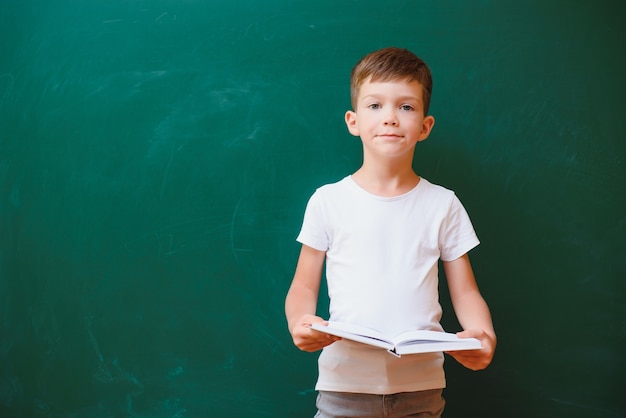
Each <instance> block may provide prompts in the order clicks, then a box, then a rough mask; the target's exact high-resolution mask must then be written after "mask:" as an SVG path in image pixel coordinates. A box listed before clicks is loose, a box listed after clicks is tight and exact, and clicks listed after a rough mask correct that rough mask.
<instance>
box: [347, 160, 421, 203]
mask: <svg viewBox="0 0 626 418" xmlns="http://www.w3.org/2000/svg"><path fill="white" fill-rule="evenodd" d="M352 180H353V181H354V182H355V183H356V184H358V185H359V187H361V188H362V189H364V190H366V191H367V192H368V193H371V194H374V195H377V196H382V197H394V196H400V195H403V194H405V193H407V192H409V191H411V190H412V189H413V188H415V186H417V184H418V183H419V181H420V177H419V176H418V175H417V173H415V171H413V167H412V166H410V165H409V166H406V165H402V166H394V165H384V164H383V165H373V164H363V165H362V166H361V168H359V169H358V170H357V171H356V172H355V173H354V174H353V175H352Z"/></svg>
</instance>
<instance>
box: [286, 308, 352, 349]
mask: <svg viewBox="0 0 626 418" xmlns="http://www.w3.org/2000/svg"><path fill="white" fill-rule="evenodd" d="M315 323H321V324H324V325H328V321H324V320H323V319H322V318H320V317H319V316H315V315H310V314H307V315H303V316H302V317H301V318H300V319H299V320H298V321H297V322H296V324H295V325H294V326H293V328H292V329H290V330H289V331H290V332H291V337H292V338H293V343H294V344H295V345H296V347H298V348H299V349H300V350H302V351H308V352H310V353H312V352H314V351H318V350H321V349H322V348H324V347H326V346H327V345H330V344H332V343H334V342H335V341H337V340H340V339H341V338H340V337H336V336H334V335H330V334H326V333H325V332H319V331H315V330H314V329H311V325H312V324H315Z"/></svg>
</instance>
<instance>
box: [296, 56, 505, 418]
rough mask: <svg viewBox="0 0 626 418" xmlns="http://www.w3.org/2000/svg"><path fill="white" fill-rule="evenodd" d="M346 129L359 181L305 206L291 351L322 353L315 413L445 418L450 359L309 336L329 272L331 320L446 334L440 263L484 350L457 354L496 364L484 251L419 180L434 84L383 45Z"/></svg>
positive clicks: (328, 188)
mask: <svg viewBox="0 0 626 418" xmlns="http://www.w3.org/2000/svg"><path fill="white" fill-rule="evenodd" d="M350 89H351V99H352V108H353V110H350V111H348V112H347V113H346V115H345V121H346V125H347V127H348V130H349V132H350V133H351V134H352V135H354V136H358V137H360V139H361V142H362V146H363V164H362V165H361V167H360V168H359V169H358V170H357V171H356V172H355V173H353V174H352V175H350V176H347V177H345V178H344V179H342V180H340V181H339V182H337V183H333V184H329V185H325V186H322V187H320V188H319V189H318V190H317V191H316V192H315V193H314V194H313V196H311V198H310V200H309V203H308V205H307V208H306V211H305V215H304V221H303V224H302V228H301V231H300V234H299V235H298V241H299V242H300V243H301V244H302V249H301V253H300V257H299V259H298V264H297V267H296V271H295V274H294V278H293V282H292V284H291V287H290V289H289V292H288V294H287V298H286V301H285V313H286V317H287V321H288V326H289V331H290V333H291V335H292V338H293V341H294V344H295V345H296V346H297V347H298V348H300V349H301V350H304V351H309V352H313V351H317V350H320V349H323V351H322V353H321V355H320V358H319V377H318V381H317V384H316V390H317V391H318V393H319V395H318V400H317V408H318V413H317V415H316V417H324V418H329V417H339V416H342V417H343V416H350V417H382V416H385V417H387V416H390V417H408V416H433V417H438V416H441V413H442V411H443V408H444V404H445V402H444V400H443V397H442V389H443V388H444V387H445V376H444V371H443V353H428V354H413V355H406V356H402V357H401V358H397V357H394V356H390V355H389V354H388V353H387V352H386V351H385V350H380V349H377V348H373V347H370V346H367V345H364V344H359V343H356V342H352V341H348V340H342V339H340V338H337V337H334V336H331V335H329V334H326V333H322V332H318V331H315V330H313V329H311V325H312V324H314V323H326V321H325V320H324V319H323V318H321V317H319V316H317V315H316V307H317V300H318V293H319V288H320V283H321V277H322V269H323V268H324V265H325V266H326V278H327V284H328V292H329V296H330V320H332V321H338V322H344V323H351V324H355V325H359V326H364V327H368V328H373V329H376V330H378V331H380V332H382V333H383V334H387V335H395V334H399V333H401V332H403V331H407V330H413V329H425V330H434V331H442V327H441V325H440V323H439V321H440V319H441V315H442V310H441V306H440V305H439V294H438V261H439V260H440V259H441V261H442V264H443V266H444V271H445V274H446V279H447V281H448V288H449V291H450V297H451V300H452V303H453V306H454V310H455V313H456V316H457V318H458V320H459V323H460V324H461V326H462V327H463V331H462V332H460V333H458V336H459V337H474V338H477V339H479V340H480V341H481V344H482V349H480V350H469V351H455V352H449V353H448V354H450V355H451V356H452V357H453V358H455V359H456V360H457V361H458V362H459V363H461V364H463V365H464V366H465V367H467V368H469V369H472V370H480V369H483V368H485V367H487V366H488V365H489V363H490V362H491V359H492V357H493V354H494V350H495V346H496V335H495V332H494V328H493V325H492V321H491V315H490V312H489V308H488V306H487V304H486V302H485V300H484V299H483V297H482V296H481V294H480V291H479V289H478V286H477V284H476V280H475V278H474V274H473V271H472V267H471V265H470V261H469V257H468V255H467V252H468V251H469V250H471V249H472V248H474V247H475V246H476V245H478V243H479V242H478V238H477V237H476V234H475V232H474V229H473V227H472V224H471V222H470V219H469V216H468V215H467V213H466V211H465V209H464V208H463V206H462V204H461V203H460V201H459V200H458V198H457V197H456V195H455V194H454V193H453V192H452V191H450V190H447V189H445V188H443V187H441V186H437V185H434V184H432V183H430V182H428V181H427V180H426V179H424V178H422V177H420V176H419V175H418V174H417V173H416V172H415V171H414V170H413V167H412V164H413V154H414V150H415V146H416V145H417V143H418V142H421V141H423V140H425V139H426V138H428V135H429V134H430V132H431V129H432V128H433V125H434V123H435V120H434V118H433V117H432V116H430V115H428V107H429V103H430V96H431V92H432V77H431V73H430V70H429V68H428V66H427V65H426V64H425V63H424V62H423V61H422V60H421V59H420V58H419V57H417V56H415V55H414V54H413V53H411V52H410V51H407V50H405V49H400V48H385V49H382V50H379V51H375V52H372V53H371V54H368V55H367V56H365V57H364V58H363V59H362V60H361V61H359V63H358V64H357V65H356V66H355V68H354V69H353V71H352V74H351V79H350Z"/></svg>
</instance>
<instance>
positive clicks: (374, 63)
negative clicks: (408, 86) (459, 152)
mask: <svg viewBox="0 0 626 418" xmlns="http://www.w3.org/2000/svg"><path fill="white" fill-rule="evenodd" d="M398 80H406V81H417V82H419V83H420V84H421V85H422V95H423V97H422V99H423V101H424V115H427V114H428V108H429V106H430V96H431V94H432V91H433V79H432V75H431V73H430V69H429V68H428V66H427V65H426V63H425V62H424V61H422V60H421V59H420V58H419V57H418V56H416V55H415V54H413V53H412V52H411V51H408V50H406V49H402V48H383V49H380V50H378V51H374V52H372V53H370V54H368V55H366V56H365V57H363V58H362V59H361V60H360V61H359V62H358V63H357V65H356V66H355V67H354V69H353V70H352V74H351V75H350V98H351V100H352V108H353V109H354V110H356V106H357V99H358V96H359V89H360V87H361V85H362V84H363V83H364V82H366V81H370V82H387V81H398Z"/></svg>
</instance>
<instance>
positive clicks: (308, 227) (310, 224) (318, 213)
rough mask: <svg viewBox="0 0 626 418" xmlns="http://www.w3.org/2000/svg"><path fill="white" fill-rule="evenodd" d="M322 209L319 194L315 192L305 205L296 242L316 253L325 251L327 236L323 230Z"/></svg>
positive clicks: (326, 248)
mask: <svg viewBox="0 0 626 418" xmlns="http://www.w3.org/2000/svg"><path fill="white" fill-rule="evenodd" d="M322 209H323V208H322V199H321V196H320V193H319V192H315V193H314V194H313V196H311V198H310V199H309V202H308V203H307V206H306V210H305V212H304V220H303V222H302V228H301V229H300V233H299V234H298V237H297V238H296V241H298V242H299V243H301V244H304V245H308V246H309V247H311V248H314V249H316V250H318V251H327V250H328V235H327V234H326V231H325V229H324V214H323V210H322Z"/></svg>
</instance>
